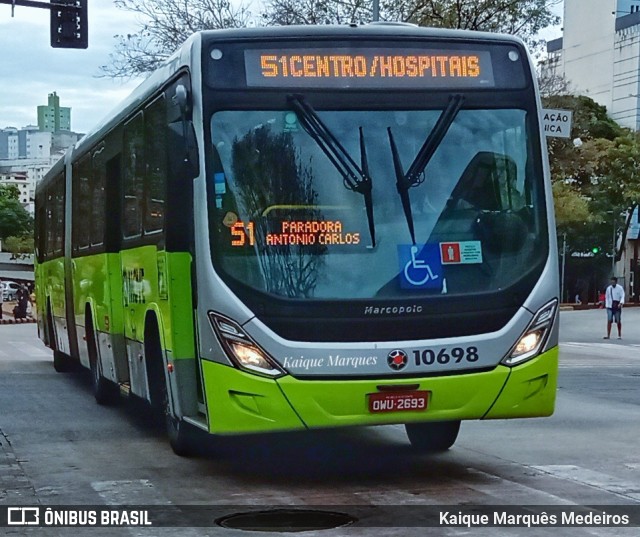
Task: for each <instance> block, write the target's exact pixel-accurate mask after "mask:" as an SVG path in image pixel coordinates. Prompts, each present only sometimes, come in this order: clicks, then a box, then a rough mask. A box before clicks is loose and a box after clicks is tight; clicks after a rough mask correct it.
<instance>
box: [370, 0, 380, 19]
mask: <svg viewBox="0 0 640 537" xmlns="http://www.w3.org/2000/svg"><path fill="white" fill-rule="evenodd" d="M371 19H372V20H373V22H378V21H379V20H380V0H373V16H372V17H371Z"/></svg>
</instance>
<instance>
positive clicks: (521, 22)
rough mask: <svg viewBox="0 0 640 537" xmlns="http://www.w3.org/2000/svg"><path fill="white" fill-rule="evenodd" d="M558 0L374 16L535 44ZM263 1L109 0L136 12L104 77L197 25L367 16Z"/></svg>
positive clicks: (342, 1) (486, 2)
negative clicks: (136, 22) (134, 25)
mask: <svg viewBox="0 0 640 537" xmlns="http://www.w3.org/2000/svg"><path fill="white" fill-rule="evenodd" d="M560 1H561V0H381V2H380V4H381V5H380V16H381V19H382V20H387V21H403V22H411V23H414V24H418V25H420V26H433V27H438V28H458V29H465V30H485V31H489V32H503V33H509V34H514V35H518V36H520V37H522V38H523V39H525V40H526V41H528V42H529V43H530V45H535V44H536V43H537V42H535V41H534V36H535V35H536V34H537V33H538V32H539V31H540V30H541V29H542V28H545V27H547V26H549V25H552V24H556V23H557V22H558V17H556V16H555V15H554V14H553V12H552V11H551V8H552V7H553V6H554V5H556V4H558V3H560ZM265 4H266V5H265V7H264V8H263V10H262V12H261V13H260V15H259V16H258V17H256V18H252V15H251V13H250V12H249V10H248V8H247V7H245V6H244V5H243V4H240V5H239V6H238V7H236V3H235V2H232V1H230V0H190V1H187V0H116V6H117V7H118V8H120V9H123V10H126V11H130V12H133V13H136V14H137V15H139V16H140V18H141V23H140V30H139V31H137V32H135V33H133V34H127V35H116V39H118V43H117V45H116V49H115V51H114V53H113V54H111V56H110V63H109V64H108V65H104V66H102V67H101V68H100V69H101V71H102V72H103V73H104V74H105V75H107V76H111V77H126V78H128V77H132V76H138V75H145V74H148V73H149V72H151V71H152V70H153V69H155V68H156V67H158V66H159V65H160V64H162V62H163V61H165V60H166V58H168V57H169V55H170V54H172V53H173V52H174V51H175V50H176V49H177V48H178V47H179V46H180V45H181V44H182V43H183V42H184V41H185V39H186V38H187V37H188V36H189V35H191V34H192V33H193V32H196V31H198V30H211V29H218V28H235V27H243V26H247V25H248V24H250V23H254V24H264V25H291V24H347V23H357V24H364V23H367V22H370V21H371V17H372V0H267V1H266V2H265Z"/></svg>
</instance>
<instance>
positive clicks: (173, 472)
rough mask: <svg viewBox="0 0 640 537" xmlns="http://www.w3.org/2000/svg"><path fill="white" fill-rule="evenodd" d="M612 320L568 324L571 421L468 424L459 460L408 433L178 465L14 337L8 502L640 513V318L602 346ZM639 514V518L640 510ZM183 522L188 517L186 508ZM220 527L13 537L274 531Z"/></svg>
mask: <svg viewBox="0 0 640 537" xmlns="http://www.w3.org/2000/svg"><path fill="white" fill-rule="evenodd" d="M605 321H606V318H605V314H604V312H603V311H602V310H588V311H573V312H562V313H561V358H560V376H559V389H558V400H557V407H556V413H555V414H554V415H553V416H552V417H550V418H539V419H530V420H499V421H473V422H465V423H463V425H462V429H461V433H460V436H459V438H458V441H457V443H456V444H455V446H454V447H453V448H452V449H451V450H450V451H448V452H447V453H444V454H440V455H435V456H424V455H417V454H415V453H414V452H413V451H412V450H411V448H410V446H409V443H408V441H407V438H406V435H405V433H404V429H403V427H401V426H386V427H375V428H356V429H345V430H327V431H311V432H304V433H299V434H291V433H287V434H272V435H264V436H244V437H227V438H206V437H205V438H203V439H202V448H201V450H200V452H199V453H198V455H197V456H195V457H192V458H180V457H177V456H176V455H174V454H173V452H172V451H171V449H170V447H169V446H168V443H167V441H166V438H165V436H164V433H163V431H162V430H160V429H159V428H158V427H157V426H156V425H155V424H153V423H152V422H151V421H150V420H149V419H148V414H147V413H146V412H141V409H140V407H139V406H138V405H132V404H129V403H128V402H126V401H123V402H122V404H120V405H118V406H116V407H101V406H98V405H96V404H95V402H94V399H93V396H92V394H91V390H90V386H89V382H88V378H87V376H86V375H83V374H57V373H55V372H54V370H53V367H52V363H51V353H50V351H49V350H48V349H46V348H44V347H43V346H42V344H41V343H40V341H39V340H38V339H37V336H36V328H35V325H15V326H12V325H4V326H0V444H2V446H0V506H2V505H32V504H34V503H36V504H37V505H60V504H66V505H70V504H91V505H122V504H129V505H143V504H145V505H162V506H166V507H167V509H178V507H179V506H184V505H192V504H202V505H211V504H216V505H223V506H224V505H227V506H229V510H230V512H237V511H239V510H244V511H246V510H260V509H264V508H267V507H272V506H283V507H284V506H291V505H294V506H309V507H311V508H314V507H317V506H327V505H329V506H339V507H340V509H341V510H342V511H344V512H347V513H349V512H350V511H352V512H357V511H358V508H359V507H360V508H361V507H362V506H381V505H382V506H384V505H386V506H397V505H402V506H415V505H452V506H463V505H524V504H539V505H556V506H558V505H560V506H562V505H566V506H571V505H574V506H575V505H578V506H580V505H611V506H614V505H617V506H629V508H633V509H640V450H638V448H637V446H638V439H639V438H640V389H639V384H638V383H639V382H640V329H638V326H639V323H640V308H629V309H627V310H625V311H624V313H623V322H624V326H623V330H624V331H623V339H621V340H615V339H614V340H603V339H602V336H603V334H604V330H605ZM633 506H635V507H633ZM176 513H177V514H176V516H180V515H179V513H180V511H179V509H178V511H177V512H176ZM211 524H212V525H211V527H210V528H180V529H175V528H121V529H105V528H92V529H91V530H90V531H88V530H85V531H86V533H78V530H72V529H61V528H57V529H54V528H45V529H43V528H32V529H28V530H25V529H23V528H16V529H13V528H10V530H9V531H8V532H7V533H5V534H7V535H38V536H39V535H44V536H57V535H65V536H66V535H85V534H86V535H91V536H103V535H105V536H112V535H127V536H129V535H144V536H156V535H158V536H162V535H180V536H183V535H185V536H191V535H229V534H236V535H240V536H241V535H264V533H258V532H244V531H240V530H230V529H224V528H221V527H219V526H216V525H215V523H214V521H213V520H212V523H211ZM371 525H372V524H371V520H369V522H367V520H366V519H365V520H359V521H358V522H356V523H355V525H353V526H351V527H348V528H338V529H333V530H326V531H311V532H305V533H304V535H305V536H314V537H315V536H316V535H318V536H320V535H330V536H334V535H438V536H440V535H444V536H447V535H474V536H475V535H479V536H485V535H486V536H494V535H499V536H502V535H506V536H520V535H526V536H531V535H540V536H543V535H545V536H546V535H549V532H550V531H553V534H554V535H569V536H582V535H629V536H631V535H637V534H638V528H631V529H620V528H557V529H553V530H550V529H548V528H533V529H528V528H484V529H478V528H474V529H472V530H467V529H464V528H446V529H443V528H406V527H397V528H396V527H384V528H379V527H371Z"/></svg>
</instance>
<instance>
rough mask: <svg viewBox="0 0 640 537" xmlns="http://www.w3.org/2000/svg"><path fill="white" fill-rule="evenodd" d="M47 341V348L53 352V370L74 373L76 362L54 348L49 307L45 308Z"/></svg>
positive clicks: (51, 316)
mask: <svg viewBox="0 0 640 537" xmlns="http://www.w3.org/2000/svg"><path fill="white" fill-rule="evenodd" d="M47 340H48V344H49V347H50V348H51V349H52V350H53V369H55V370H56V372H57V373H69V372H71V371H75V369H76V362H75V360H73V358H71V356H69V355H68V354H65V353H64V352H62V351H59V350H58V349H57V348H56V347H57V345H56V337H55V334H54V331H53V315H51V306H50V305H48V307H47Z"/></svg>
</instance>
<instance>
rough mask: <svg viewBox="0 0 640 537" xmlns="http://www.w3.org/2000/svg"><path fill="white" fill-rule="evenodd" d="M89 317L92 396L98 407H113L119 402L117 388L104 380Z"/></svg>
mask: <svg viewBox="0 0 640 537" xmlns="http://www.w3.org/2000/svg"><path fill="white" fill-rule="evenodd" d="M89 323H92V319H91V317H88V319H87V325H86V326H87V327H88V329H87V351H88V352H89V367H90V368H91V386H92V389H93V396H94V397H95V400H96V403H98V404H99V405H115V404H116V403H118V401H119V400H120V388H119V386H118V385H117V384H116V383H114V382H111V381H110V380H108V379H106V378H105V377H104V375H103V374H102V362H101V361H100V358H99V356H98V346H97V344H96V338H95V332H94V330H93V324H89Z"/></svg>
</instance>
